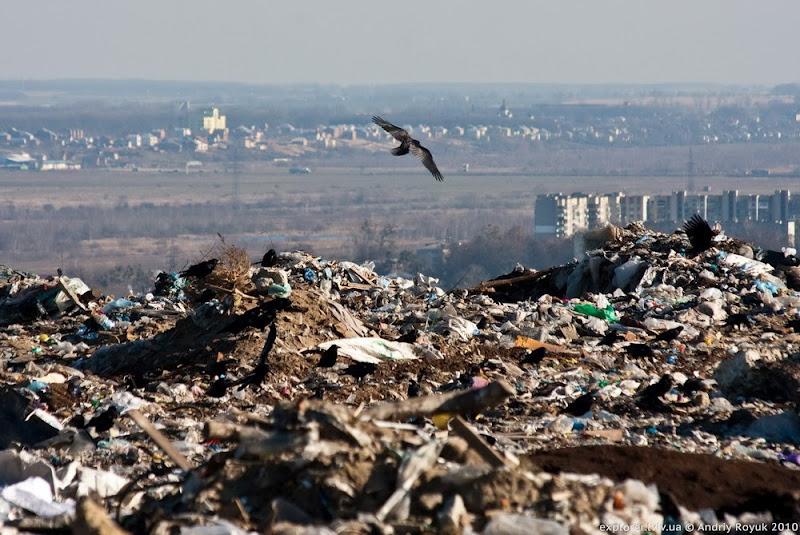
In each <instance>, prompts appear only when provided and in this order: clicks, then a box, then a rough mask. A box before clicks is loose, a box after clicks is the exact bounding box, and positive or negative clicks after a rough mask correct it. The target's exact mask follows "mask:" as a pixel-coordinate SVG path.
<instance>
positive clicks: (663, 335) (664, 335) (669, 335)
mask: <svg viewBox="0 0 800 535" xmlns="http://www.w3.org/2000/svg"><path fill="white" fill-rule="evenodd" d="M682 332H683V325H678V326H677V327H673V328H672V329H667V330H666V331H663V332H660V333H658V335H656V340H658V341H659V342H671V341H672V340H675V339H677V338H678V336H680V334H681V333H682Z"/></svg>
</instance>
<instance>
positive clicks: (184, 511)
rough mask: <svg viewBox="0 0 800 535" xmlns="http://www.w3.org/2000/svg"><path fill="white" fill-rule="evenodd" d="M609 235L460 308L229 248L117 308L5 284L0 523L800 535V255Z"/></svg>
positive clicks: (453, 299) (30, 527) (94, 295)
mask: <svg viewBox="0 0 800 535" xmlns="http://www.w3.org/2000/svg"><path fill="white" fill-rule="evenodd" d="M604 236H605V237H604V239H606V240H609V241H605V242H603V241H602V240H601V241H598V242H596V243H592V244H590V245H592V246H595V247H596V248H595V249H593V250H590V251H588V252H587V253H586V254H585V255H584V256H583V257H582V258H580V259H578V260H576V261H575V262H573V263H571V264H568V265H564V266H557V267H554V268H552V269H549V270H545V271H540V272H535V271H531V270H525V269H524V268H519V269H517V270H515V271H514V272H512V273H509V274H508V275H504V276H502V277H499V278H497V279H494V280H490V281H485V282H484V283H482V284H480V285H479V286H478V287H476V288H473V289H469V290H463V289H458V290H454V291H451V292H449V293H448V292H444V291H443V290H442V289H440V288H438V287H437V286H436V284H437V280H436V279H433V278H430V277H426V276H423V275H418V276H417V277H415V278H414V279H405V278H399V277H390V276H382V275H380V274H377V273H375V272H374V270H373V268H372V266H371V265H357V264H354V263H352V262H346V261H335V260H326V259H321V258H317V257H313V256H311V255H308V254H306V253H303V252H288V253H281V254H278V255H274V256H271V255H265V256H264V260H263V261H262V262H257V263H256V264H254V265H251V264H250V259H248V258H247V257H246V255H244V253H243V252H242V251H240V250H238V249H236V248H235V247H231V246H224V247H222V248H221V250H219V251H217V252H218V253H219V254H218V256H219V259H218V261H216V262H211V261H206V262H203V263H202V264H198V266H193V267H192V268H189V269H187V270H185V271H183V272H181V273H161V274H159V275H158V277H157V278H156V280H155V283H154V289H153V292H152V293H148V294H146V295H131V296H127V297H125V298H113V297H106V296H102V295H100V294H99V293H98V292H96V291H93V290H91V289H90V288H88V287H87V286H86V285H85V284H84V283H83V282H82V281H80V279H76V278H69V277H66V276H61V275H59V276H58V277H52V278H40V277H38V276H36V275H33V274H29V273H24V272H20V271H16V270H14V269H12V268H10V267H7V266H0V356H2V359H3V372H2V383H1V384H0V396H2V398H3V399H2V404H1V405H0V418H2V420H3V424H4V425H2V428H0V448H3V449H2V451H0V520H2V523H3V525H4V526H6V527H7V528H8V529H9V530H10V531H9V532H13V531H14V530H18V531H20V532H28V531H52V530H56V531H57V530H70V529H71V530H72V531H73V532H75V533H186V534H192V533H196V534H202V533H231V534H236V533H249V532H272V533H392V532H393V533H433V532H441V533H471V532H475V533H487V534H500V533H554V534H556V533H558V534H561V533H563V534H566V533H595V532H604V531H617V532H626V533H646V532H649V533H662V532H676V533H677V532H680V531H681V530H688V529H692V530H694V529H697V530H700V529H705V530H706V531H712V530H716V531H719V530H721V529H722V528H723V527H724V528H725V530H729V531H727V532H731V533H734V532H742V533H744V532H751V531H752V530H754V529H760V528H761V527H763V526H766V527H767V529H766V530H761V531H767V532H769V531H772V532H776V533H777V532H787V533H789V532H792V531H797V529H796V528H797V524H796V523H797V522H800V509H799V508H798V504H799V503H800V501H799V500H800V491H798V489H800V470H798V464H800V452H798V449H797V448H798V443H800V416H798V413H797V407H798V402H799V401H800V356H798V350H797V347H798V342H800V336H798V334H797V333H796V330H798V329H800V317H798V308H799V307H800V294H798V293H796V290H797V289H798V287H797V285H798V282H800V273H798V272H796V270H797V269H800V268H797V267H795V266H794V265H792V264H793V260H791V259H793V258H794V257H793V256H792V255H793V252H792V251H785V252H782V253H781V254H777V253H776V254H773V253H774V252H764V251H761V250H759V249H758V248H757V247H755V246H753V245H749V244H745V243H743V242H740V241H738V240H735V239H732V238H727V237H725V236H724V235H718V236H715V237H714V239H713V243H712V245H711V246H710V247H709V248H707V249H706V250H704V251H701V252H698V250H697V248H696V247H695V246H694V244H690V243H689V240H688V239H687V236H686V235H685V234H684V233H683V232H676V233H674V234H669V235H668V234H660V233H654V232H651V231H648V230H647V229H645V228H643V227H641V226H638V225H631V226H629V227H627V228H625V229H618V228H613V229H610V230H609V231H608V232H606V233H604ZM767 253H769V254H767ZM776 255H777V256H776ZM268 259H269V260H268ZM792 526H794V527H792Z"/></svg>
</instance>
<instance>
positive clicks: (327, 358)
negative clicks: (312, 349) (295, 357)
mask: <svg viewBox="0 0 800 535" xmlns="http://www.w3.org/2000/svg"><path fill="white" fill-rule="evenodd" d="M338 356H339V346H337V345H336V344H331V345H330V346H328V349H326V350H325V351H324V352H323V353H322V356H321V357H320V358H319V362H317V368H332V367H333V366H334V365H335V364H336V357H338Z"/></svg>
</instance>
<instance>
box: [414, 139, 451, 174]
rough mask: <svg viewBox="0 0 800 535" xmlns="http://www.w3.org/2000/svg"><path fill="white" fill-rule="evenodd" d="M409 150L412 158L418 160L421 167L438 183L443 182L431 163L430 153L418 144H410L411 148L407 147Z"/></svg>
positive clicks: (436, 168) (434, 165) (437, 169)
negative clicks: (414, 157)
mask: <svg viewBox="0 0 800 535" xmlns="http://www.w3.org/2000/svg"><path fill="white" fill-rule="evenodd" d="M409 150H410V151H411V153H412V154H413V155H414V156H416V157H417V158H419V159H420V161H421V162H422V165H424V166H425V169H427V170H428V171H430V172H431V174H432V175H433V178H435V179H436V180H438V181H439V182H441V181H443V180H444V177H443V176H442V173H441V172H440V171H439V168H438V167H436V164H435V163H434V162H433V155H432V154H431V151H429V150H428V149H426V148H425V147H423V146H422V145H420V144H419V142H417V143H412V144H411V147H409Z"/></svg>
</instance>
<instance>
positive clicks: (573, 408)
mask: <svg viewBox="0 0 800 535" xmlns="http://www.w3.org/2000/svg"><path fill="white" fill-rule="evenodd" d="M596 393H597V390H590V391H589V392H586V393H585V394H582V395H580V396H578V397H577V398H575V399H573V400H572V402H571V403H570V404H569V405H567V406H566V407H565V408H564V410H562V411H561V412H562V413H566V414H571V415H572V416H583V415H584V414H586V413H587V412H589V411H590V410H592V405H593V404H594V395H595V394H596Z"/></svg>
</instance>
